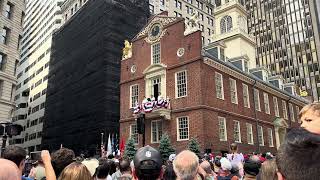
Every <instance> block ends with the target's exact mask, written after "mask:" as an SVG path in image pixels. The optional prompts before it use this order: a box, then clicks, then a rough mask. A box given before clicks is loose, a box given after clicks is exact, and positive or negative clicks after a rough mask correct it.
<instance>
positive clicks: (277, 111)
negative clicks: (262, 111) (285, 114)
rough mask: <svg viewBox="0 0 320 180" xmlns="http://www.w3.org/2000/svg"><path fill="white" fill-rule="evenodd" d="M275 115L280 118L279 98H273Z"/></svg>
mask: <svg viewBox="0 0 320 180" xmlns="http://www.w3.org/2000/svg"><path fill="white" fill-rule="evenodd" d="M273 106H274V115H275V116H276V117H280V113H279V103H278V98H277V97H275V96H273Z"/></svg>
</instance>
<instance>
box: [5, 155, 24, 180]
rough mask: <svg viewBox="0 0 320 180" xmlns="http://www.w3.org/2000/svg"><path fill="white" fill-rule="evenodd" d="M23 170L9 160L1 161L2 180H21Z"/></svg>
mask: <svg viewBox="0 0 320 180" xmlns="http://www.w3.org/2000/svg"><path fill="white" fill-rule="evenodd" d="M20 179H21V170H19V168H18V167H17V166H16V164H15V163H14V162H12V161H9V160H7V159H0V180H20Z"/></svg>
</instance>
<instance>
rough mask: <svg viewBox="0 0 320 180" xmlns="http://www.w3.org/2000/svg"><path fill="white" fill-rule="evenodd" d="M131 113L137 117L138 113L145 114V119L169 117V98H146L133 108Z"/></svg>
mask: <svg viewBox="0 0 320 180" xmlns="http://www.w3.org/2000/svg"><path fill="white" fill-rule="evenodd" d="M133 114H134V116H135V117H138V115H139V114H145V116H146V119H164V120H170V119H171V107H170V100H169V99H163V98H159V99H158V100H157V101H156V100H154V99H151V98H146V99H145V100H143V102H142V103H141V104H137V105H136V107H134V108H133Z"/></svg>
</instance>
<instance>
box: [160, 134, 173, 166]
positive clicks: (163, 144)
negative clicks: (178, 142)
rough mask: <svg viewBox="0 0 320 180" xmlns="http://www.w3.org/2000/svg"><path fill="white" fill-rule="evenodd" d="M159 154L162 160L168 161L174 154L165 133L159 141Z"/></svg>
mask: <svg viewBox="0 0 320 180" xmlns="http://www.w3.org/2000/svg"><path fill="white" fill-rule="evenodd" d="M159 152H160V154H161V157H162V160H168V158H169V156H170V155H171V154H174V153H175V150H174V149H173V147H172V145H171V142H170V138H169V135H168V134H167V133H164V134H163V135H162V137H161V139H160V144H159Z"/></svg>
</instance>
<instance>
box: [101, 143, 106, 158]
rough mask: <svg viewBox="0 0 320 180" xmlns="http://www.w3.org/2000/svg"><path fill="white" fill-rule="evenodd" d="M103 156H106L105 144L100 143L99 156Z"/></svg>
mask: <svg viewBox="0 0 320 180" xmlns="http://www.w3.org/2000/svg"><path fill="white" fill-rule="evenodd" d="M105 156H106V151H105V146H104V144H103V143H101V157H105Z"/></svg>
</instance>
